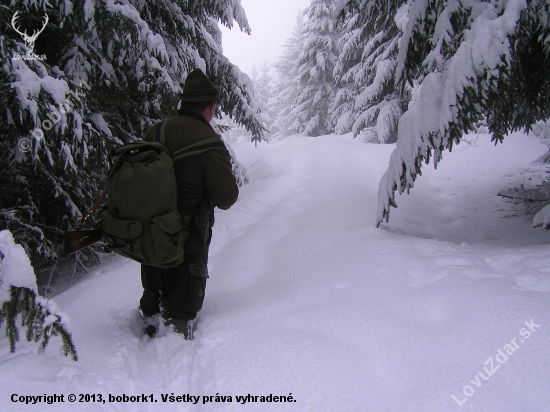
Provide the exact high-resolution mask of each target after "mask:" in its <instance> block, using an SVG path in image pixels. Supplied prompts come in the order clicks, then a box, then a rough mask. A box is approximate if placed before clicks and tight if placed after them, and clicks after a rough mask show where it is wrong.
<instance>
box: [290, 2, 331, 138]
mask: <svg viewBox="0 0 550 412" xmlns="http://www.w3.org/2000/svg"><path fill="white" fill-rule="evenodd" d="M334 5H335V0H312V2H311V5H310V6H309V7H308V8H307V9H306V10H305V11H304V15H305V16H306V21H305V23H304V29H303V33H302V35H303V42H304V43H303V49H302V53H301V54H300V58H299V67H298V72H299V79H300V83H299V87H298V92H297V96H296V101H295V104H294V107H293V108H292V113H291V116H292V117H293V118H294V119H296V120H295V122H294V124H293V125H292V127H291V129H290V133H292V134H301V135H305V136H319V135H323V134H329V133H331V132H332V131H333V129H332V127H331V125H330V122H329V107H330V103H331V102H332V100H333V99H334V95H335V89H334V81H333V74H332V72H333V70H334V65H335V64H336V59H337V40H338V33H337V28H336V25H335V21H334V19H333V18H332V12H333V9H334Z"/></svg>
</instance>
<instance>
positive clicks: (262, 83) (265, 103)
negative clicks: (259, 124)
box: [251, 62, 273, 132]
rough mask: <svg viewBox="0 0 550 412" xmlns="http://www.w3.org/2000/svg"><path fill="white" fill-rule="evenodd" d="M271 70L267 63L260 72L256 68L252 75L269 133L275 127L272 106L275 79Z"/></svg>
mask: <svg viewBox="0 0 550 412" xmlns="http://www.w3.org/2000/svg"><path fill="white" fill-rule="evenodd" d="M270 70H271V67H270V66H269V65H268V64H267V62H264V63H263V64H262V66H261V67H260V69H259V72H258V70H257V69H256V67H255V66H254V68H253V71H252V73H251V77H252V81H253V82H254V88H255V89H256V92H257V94H258V100H259V103H260V112H261V113H262V119H263V120H264V122H265V126H266V128H267V130H268V132H270V131H271V126H272V125H273V114H272V112H271V106H270V102H271V101H272V95H273V78H272V77H271V73H270Z"/></svg>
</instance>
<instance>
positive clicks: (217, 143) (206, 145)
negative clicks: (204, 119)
mask: <svg viewBox="0 0 550 412" xmlns="http://www.w3.org/2000/svg"><path fill="white" fill-rule="evenodd" d="M218 148H223V149H225V148H226V147H225V144H224V142H223V140H222V139H220V138H219V137H210V138H208V139H204V140H201V141H200V142H197V143H194V144H192V145H190V146H187V147H184V148H183V149H180V150H178V151H177V152H175V153H174V162H175V161H177V160H180V159H183V158H185V157H188V156H194V155H198V154H201V153H205V152H207V151H209V150H211V149H218Z"/></svg>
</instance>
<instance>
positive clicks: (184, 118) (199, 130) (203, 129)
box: [145, 113, 239, 215]
mask: <svg viewBox="0 0 550 412" xmlns="http://www.w3.org/2000/svg"><path fill="white" fill-rule="evenodd" d="M166 122H167V124H166V146H168V148H169V149H170V150H172V152H175V151H177V150H179V149H182V148H185V147H187V146H189V145H191V144H194V143H197V142H199V141H201V140H204V139H208V138H210V137H218V138H220V135H219V134H217V133H216V132H215V131H214V129H212V127H211V126H210V125H209V124H208V122H207V121H206V119H205V118H204V117H202V116H201V115H200V114H195V113H188V114H186V115H178V116H174V117H171V118H169V119H167V120H166ZM151 129H152V128H151ZM151 129H149V130H148V131H147V133H146V135H145V136H146V140H152V139H153V136H152V133H150V131H151ZM220 140H221V138H220ZM174 170H175V174H176V181H177V185H178V210H179V211H180V213H181V214H182V215H191V214H193V213H194V212H195V208H196V206H197V204H198V202H199V200H200V199H201V197H203V196H205V197H206V198H208V200H210V204H211V205H212V206H213V207H219V208H220V209H223V210H226V209H229V208H230V207H231V206H232V205H233V204H234V203H235V202H236V201H237V198H238V196H239V188H238V186H237V181H236V179H235V176H234V175H233V172H232V167H231V156H230V155H229V152H228V151H227V149H223V148H216V149H211V150H209V151H208V152H206V153H202V154H199V155H196V156H190V157H187V158H185V159H182V160H180V161H178V162H176V163H175V164H174Z"/></svg>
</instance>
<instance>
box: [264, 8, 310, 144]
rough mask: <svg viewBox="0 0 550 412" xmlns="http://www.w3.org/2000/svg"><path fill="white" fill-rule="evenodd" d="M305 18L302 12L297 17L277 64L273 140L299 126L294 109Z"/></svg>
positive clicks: (273, 102)
mask: <svg viewBox="0 0 550 412" xmlns="http://www.w3.org/2000/svg"><path fill="white" fill-rule="evenodd" d="M303 25H304V18H303V14H302V12H299V13H298V15H297V16H296V23H295V26H294V31H293V32H292V36H290V37H289V38H288V39H287V40H286V42H285V45H284V48H283V54H282V55H281V56H280V57H279V59H278V60H277V62H276V63H275V69H276V70H277V81H276V83H275V87H274V91H273V97H272V98H271V100H270V102H269V108H270V110H271V111H272V112H273V113H275V118H274V121H273V124H272V126H271V133H272V138H273V139H281V138H284V137H287V136H290V135H291V134H292V132H291V130H296V129H297V128H298V125H297V124H295V122H296V121H297V119H296V117H295V116H293V107H294V105H295V103H296V97H297V95H298V91H299V88H300V73H299V70H298V69H299V65H298V62H299V58H300V54H301V53H302V50H303V48H304V37H303Z"/></svg>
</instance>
